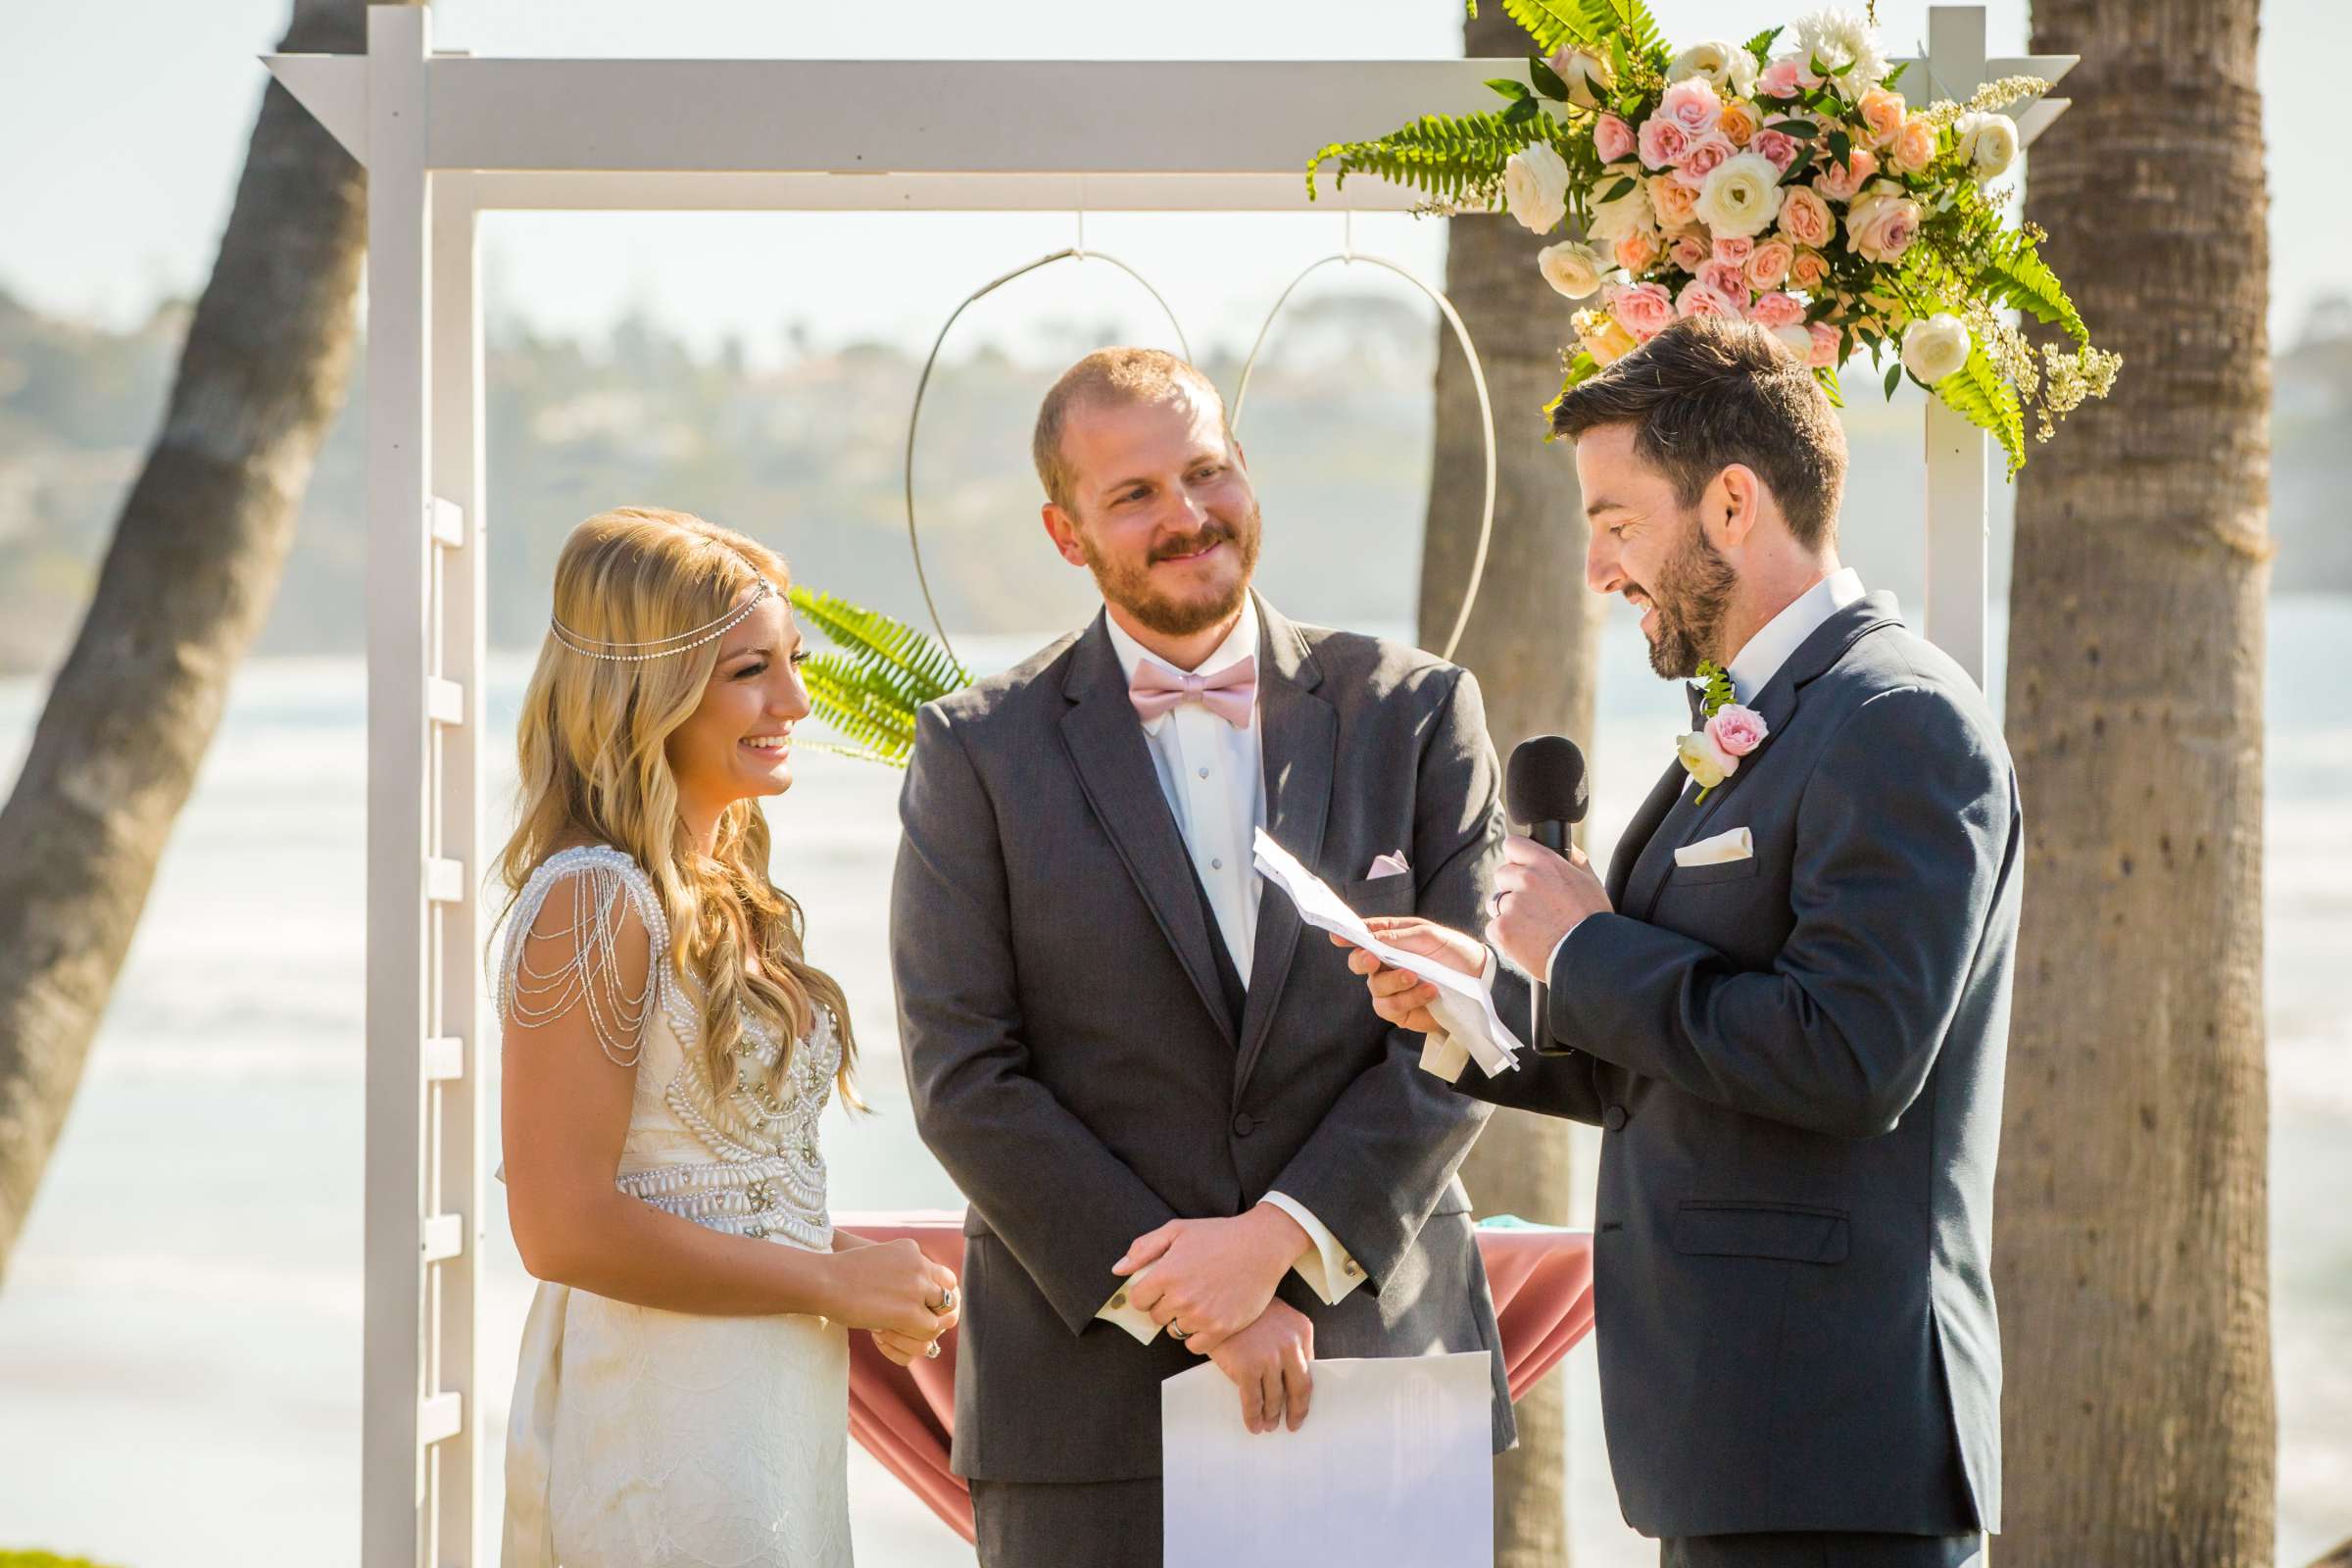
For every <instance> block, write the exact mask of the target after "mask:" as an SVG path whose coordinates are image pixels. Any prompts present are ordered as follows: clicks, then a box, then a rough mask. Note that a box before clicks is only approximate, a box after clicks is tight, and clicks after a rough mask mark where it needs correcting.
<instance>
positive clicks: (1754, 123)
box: [1715, 98, 1764, 147]
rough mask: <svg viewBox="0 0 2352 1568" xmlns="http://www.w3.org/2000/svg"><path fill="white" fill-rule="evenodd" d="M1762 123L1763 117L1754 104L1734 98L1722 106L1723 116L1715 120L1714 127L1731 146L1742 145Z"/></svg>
mask: <svg viewBox="0 0 2352 1568" xmlns="http://www.w3.org/2000/svg"><path fill="white" fill-rule="evenodd" d="M1763 123H1764V117H1763V115H1762V114H1761V113H1759V112H1758V111H1757V109H1756V106H1755V105H1754V104H1751V103H1749V102H1748V101H1747V100H1746V99H1744V98H1735V99H1733V100H1732V101H1731V102H1730V103H1728V104H1725V105H1724V106H1723V118H1722V119H1721V120H1719V121H1717V122H1716V123H1715V128H1716V129H1717V130H1720V131H1722V132H1723V133H1724V135H1725V136H1726V137H1728V138H1729V139H1730V141H1731V144H1732V145H1733V146H1735V147H1744V146H1746V145H1747V140H1748V138H1749V137H1750V136H1753V135H1754V134H1755V133H1756V131H1757V129H1758V127H1760V126H1761V125H1762V124H1763Z"/></svg>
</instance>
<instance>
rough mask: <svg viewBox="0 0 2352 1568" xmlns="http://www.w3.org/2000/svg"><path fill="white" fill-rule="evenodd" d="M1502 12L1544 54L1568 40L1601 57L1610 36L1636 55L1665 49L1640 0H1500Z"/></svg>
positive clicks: (1664, 41)
mask: <svg viewBox="0 0 2352 1568" xmlns="http://www.w3.org/2000/svg"><path fill="white" fill-rule="evenodd" d="M1502 11H1503V15H1504V16H1507V17H1509V18H1510V19H1511V20H1512V21H1513V22H1516V23H1517V24H1519V25H1520V26H1522V27H1524V28H1526V29H1527V34H1528V36H1529V37H1531V38H1533V39H1535V41H1536V47H1537V48H1538V49H1539V50H1541V51H1542V52H1544V54H1549V53H1551V51H1553V50H1554V49H1557V48H1558V47H1559V46H1560V45H1561V44H1563V43H1571V44H1576V45H1578V46H1579V47H1581V48H1585V49H1590V50H1592V51H1593V52H1594V53H1595V54H1601V55H1604V56H1605V54H1606V51H1607V47H1608V40H1609V38H1610V37H1611V36H1612V35H1615V36H1618V37H1622V38H1623V39H1625V42H1626V46H1627V47H1628V48H1629V49H1632V50H1634V51H1635V52H1637V53H1639V54H1644V55H1654V54H1659V53H1662V52H1664V51H1665V49H1666V35H1665V34H1664V33H1662V32H1660V31H1659V30H1658V24H1657V22H1656V20H1655V19H1654V18H1652V17H1651V16H1650V14H1649V8H1648V7H1647V6H1645V5H1643V4H1642V0H1502Z"/></svg>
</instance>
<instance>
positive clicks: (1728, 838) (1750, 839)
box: [1674, 827, 1756, 865]
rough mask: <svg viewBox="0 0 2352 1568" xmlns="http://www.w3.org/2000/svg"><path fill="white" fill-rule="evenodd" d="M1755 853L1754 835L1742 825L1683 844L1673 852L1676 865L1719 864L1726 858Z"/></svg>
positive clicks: (1736, 857)
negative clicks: (1693, 842) (1726, 831)
mask: <svg viewBox="0 0 2352 1568" xmlns="http://www.w3.org/2000/svg"><path fill="white" fill-rule="evenodd" d="M1755 853H1756V838H1755V835H1754V834H1752V833H1750V832H1749V831H1748V830H1747V829H1745V828H1743V827H1736V828H1733V829H1732V830H1731V831H1730V832H1728V833H1718V834H1716V835H1715V836H1714V837H1713V838H1711V839H1700V840H1699V841H1698V842H1697V843H1696V844H1686V845H1684V846H1683V847H1682V848H1681V849H1679V850H1677V851H1675V852H1674V863H1675V864H1677V865H1721V864H1722V863H1723V862H1724V861H1726V860H1745V859H1750V858H1754V856H1755Z"/></svg>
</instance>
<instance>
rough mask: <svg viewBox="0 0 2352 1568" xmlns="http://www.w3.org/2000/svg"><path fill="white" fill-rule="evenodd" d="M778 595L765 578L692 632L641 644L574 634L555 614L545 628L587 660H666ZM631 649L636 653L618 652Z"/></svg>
mask: <svg viewBox="0 0 2352 1568" xmlns="http://www.w3.org/2000/svg"><path fill="white" fill-rule="evenodd" d="M776 592H777V589H776V585H775V584H774V583H772V582H769V581H768V580H767V579H766V578H765V577H762V578H760V586H759V588H758V590H757V591H755V592H754V593H753V595H752V597H751V598H749V599H746V600H745V601H744V602H743V603H742V604H740V605H737V606H736V607H735V608H734V609H733V610H730V611H728V612H727V613H725V614H723V615H721V616H719V617H718V618H717V619H716V620H711V621H706V622H704V623H703V624H702V625H700V626H697V627H695V628H694V629H693V630H692V631H682V632H679V633H677V634H676V635H674V636H670V637H655V638H651V639H649V640H647V641H645V642H641V643H623V642H612V641H609V640H608V639H606V638H602V637H588V636H583V635H582V634H581V633H579V632H576V631H573V630H572V629H571V628H570V627H569V626H566V625H564V623H563V622H562V621H560V620H558V619H557V618H556V617H555V616H554V615H549V616H548V617H547V629H548V630H549V631H550V632H552V633H554V634H555V639H556V641H558V642H560V643H562V644H563V645H564V647H566V648H568V649H570V650H571V651H572V652H573V653H575V654H578V655H580V656H581V657H583V658H586V659H609V660H613V661H615V662H621V663H632V664H633V663H640V662H644V661H646V660H648V659H667V658H668V657H669V656H670V655H672V654H682V653H684V652H686V651H687V650H688V649H690V648H700V647H701V646H702V645H703V644H705V643H707V642H711V641H712V640H713V639H715V638H719V637H724V636H725V635H726V634H727V632H728V631H729V630H730V629H731V628H733V627H734V626H735V625H736V623H737V622H739V621H741V620H742V619H743V618H744V617H745V616H746V615H749V614H750V613H752V612H753V611H755V610H757V609H759V608H760V604H761V602H762V601H764V600H766V599H767V598H768V597H769V596H770V595H773V594H775V593H776ZM629 649H634V650H637V651H636V652H621V651H620V650H629Z"/></svg>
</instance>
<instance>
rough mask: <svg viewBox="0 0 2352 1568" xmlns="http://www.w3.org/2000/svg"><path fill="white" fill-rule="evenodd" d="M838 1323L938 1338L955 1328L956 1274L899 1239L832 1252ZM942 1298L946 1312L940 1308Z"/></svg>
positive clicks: (918, 1339)
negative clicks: (953, 1292)
mask: <svg viewBox="0 0 2352 1568" xmlns="http://www.w3.org/2000/svg"><path fill="white" fill-rule="evenodd" d="M833 1269H834V1275H835V1284H834V1291H833V1296H834V1302H835V1305H834V1310H833V1312H832V1313H831V1314H830V1315H831V1316H832V1317H833V1318H834V1319H835V1320H836V1321H838V1322H841V1323H845V1324H847V1325H848V1326H849V1327H851V1328H854V1329H871V1330H873V1331H875V1332H876V1333H877V1334H880V1333H890V1334H895V1335H898V1336H900V1337H902V1338H905V1339H909V1340H912V1341H914V1342H915V1343H916V1344H917V1345H918V1346H920V1345H923V1344H927V1343H929V1342H930V1341H932V1340H936V1339H938V1338H939V1337H940V1336H941V1335H942V1334H945V1333H947V1332H948V1330H950V1329H952V1328H954V1327H955V1326H956V1319H957V1318H958V1317H959V1316H960V1315H961V1310H960V1309H961V1306H962V1302H961V1301H960V1300H958V1299H956V1298H955V1297H952V1296H950V1295H949V1293H950V1292H952V1291H954V1290H955V1289H956V1274H955V1271H954V1270H953V1269H950V1268H948V1267H946V1266H945V1265H944V1264H940V1263H934V1262H933V1261H931V1259H929V1258H927V1257H925V1256H924V1255H923V1250H922V1249H921V1248H919V1247H917V1246H916V1245H915V1244H914V1243H913V1242H911V1241H907V1240H906V1239H905V1238H901V1239H900V1240H898V1241H895V1242H878V1243H876V1244H875V1245H874V1246H872V1247H858V1248H853V1249H851V1250H848V1251H844V1252H835V1253H834V1254H833ZM941 1299H946V1300H947V1302H948V1306H947V1310H945V1311H940V1310H938V1303H939V1302H940V1300H941Z"/></svg>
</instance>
